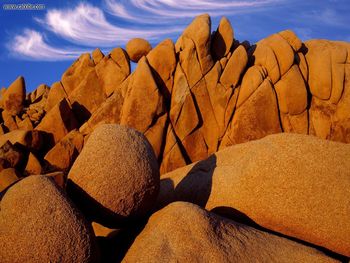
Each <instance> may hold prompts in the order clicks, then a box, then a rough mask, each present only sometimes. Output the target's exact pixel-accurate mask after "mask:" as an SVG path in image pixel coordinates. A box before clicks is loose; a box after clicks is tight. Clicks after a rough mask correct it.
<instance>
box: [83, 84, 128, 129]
mask: <svg viewBox="0 0 350 263" xmlns="http://www.w3.org/2000/svg"><path fill="white" fill-rule="evenodd" d="M123 103H124V98H123V97H122V94H121V91H120V90H116V91H115V92H114V93H113V95H111V96H110V97H109V98H107V99H106V101H105V102H104V103H102V104H101V106H100V107H99V108H98V109H97V110H96V111H95V112H94V113H93V114H92V116H91V117H90V119H89V120H88V121H87V122H85V123H84V124H83V125H82V126H81V127H80V129H79V131H80V132H81V133H82V134H84V135H88V134H90V133H91V132H92V131H93V130H94V129H95V127H97V125H99V124H117V123H120V113H121V110H122V107H123Z"/></svg>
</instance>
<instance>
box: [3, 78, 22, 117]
mask: <svg viewBox="0 0 350 263" xmlns="http://www.w3.org/2000/svg"><path fill="white" fill-rule="evenodd" d="M25 97H26V87H25V83H24V78H23V77H22V76H19V77H18V78H17V79H16V80H15V81H14V82H12V83H11V85H10V86H9V87H8V89H7V90H6V91H5V93H4V94H3V95H2V104H3V107H4V109H5V110H6V111H7V112H8V113H9V114H10V115H12V116H15V115H17V114H19V113H20V112H21V111H22V109H23V106H24V99H25Z"/></svg>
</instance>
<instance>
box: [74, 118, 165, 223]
mask: <svg viewBox="0 0 350 263" xmlns="http://www.w3.org/2000/svg"><path fill="white" fill-rule="evenodd" d="M158 191H159V172H158V164H157V160H156V158H155V156H154V153H153V150H152V148H151V146H150V144H149V143H148V142H147V140H146V139H145V137H144V136H143V135H142V134H141V133H139V132H137V131H136V130H134V129H130V128H127V127H123V126H119V125H113V124H109V125H101V126H99V127H98V128H97V129H96V130H95V131H94V132H93V133H92V134H91V136H90V138H89V140H88V141H87V143H86V145H85V147H84V149H83V150H82V152H81V154H80V155H79V156H78V158H77V160H76V161H75V163H74V165H73V167H72V169H71V170H70V172H69V175H68V193H69V194H70V195H71V196H72V198H73V199H74V200H78V199H79V198H80V200H84V199H83V198H85V199H88V198H90V199H92V200H93V203H95V210H96V211H95V213H94V214H93V215H91V216H92V217H93V218H94V219H95V218H96V220H95V221H96V222H102V223H103V222H105V223H107V224H108V222H110V221H112V220H115V221H117V222H118V221H120V222H121V223H122V222H123V221H125V219H137V218H140V217H142V216H144V215H146V214H147V213H148V212H149V211H150V209H151V208H152V207H153V205H154V202H155V199H156V198H157V194H158ZM84 195H86V196H84ZM78 203H79V201H78ZM81 207H82V209H83V210H84V211H86V209H88V210H89V211H91V210H93V209H94V207H93V205H92V204H86V203H85V202H82V203H81ZM104 215H105V216H104Z"/></svg>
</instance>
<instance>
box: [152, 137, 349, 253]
mask: <svg viewBox="0 0 350 263" xmlns="http://www.w3.org/2000/svg"><path fill="white" fill-rule="evenodd" d="M349 158H350V145H346V144H343V143H338V142H330V141H325V140H322V139H319V138H315V137H313V136H305V135H299V134H286V133H285V134H276V135H270V136H268V137H266V138H264V139H261V140H257V141H254V142H249V143H243V144H240V145H235V146H231V147H228V148H226V149H224V150H222V151H219V152H217V153H215V154H214V155H213V156H212V157H210V158H209V159H207V160H205V161H201V162H199V163H196V164H192V165H190V166H188V167H184V168H180V169H177V170H175V171H173V172H170V173H168V174H164V175H163V176H162V180H161V190H160V195H159V196H158V206H159V207H162V206H164V205H165V204H167V203H170V202H173V201H187V202H192V203H196V204H198V205H201V206H203V207H205V208H206V209H207V210H213V209H214V210H217V209H219V210H220V208H221V207H226V208H231V209H233V210H238V211H240V212H241V213H243V214H245V215H246V216H247V217H249V218H250V219H251V220H253V221H254V222H255V223H256V224H258V225H260V226H262V227H264V228H267V229H270V230H273V231H276V232H278V233H283V234H285V235H288V236H292V237H295V238H298V239H300V240H304V241H307V242H310V243H312V244H316V245H319V246H322V247H325V248H327V249H329V250H332V251H335V252H337V253H339V254H343V255H347V256H350V249H349V242H350V239H349V237H350V223H349V220H348V219H349V216H350V206H349V193H350V190H349V189H350V162H349ZM194 189H195V190H194ZM226 216H228V215H227V214H226ZM335 222H337V223H335ZM335 224H337V225H338V226H341V227H337V226H335Z"/></svg>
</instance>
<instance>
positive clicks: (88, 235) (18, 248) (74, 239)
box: [0, 176, 98, 263]
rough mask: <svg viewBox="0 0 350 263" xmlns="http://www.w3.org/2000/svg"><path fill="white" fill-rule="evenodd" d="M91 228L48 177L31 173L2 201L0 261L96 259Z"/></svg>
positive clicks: (84, 260) (78, 260)
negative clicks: (31, 174)
mask: <svg viewBox="0 0 350 263" xmlns="http://www.w3.org/2000/svg"><path fill="white" fill-rule="evenodd" d="M33 193H35V194H33ZM14 207H15V208H16V209H13V208H14ZM91 231H92V230H91V228H90V227H89V226H88V225H87V223H86V222H85V220H84V219H83V217H82V215H81V214H80V212H79V211H78V210H77V209H76V208H75V207H74V206H73V205H72V204H71V202H70V201H68V199H67V198H66V196H65V194H63V193H62V192H61V190H59V189H58V188H57V186H56V184H55V183H54V182H53V181H52V180H51V179H49V178H48V177H45V176H30V177H27V178H25V179H23V180H22V181H20V182H19V183H17V184H15V185H14V186H13V187H11V188H10V189H9V190H8V191H7V193H6V194H5V196H4V197H3V199H2V200H1V212H0V244H1V246H0V261H1V262H4V263H6V262H9V263H10V262H72V261H74V262H95V261H96V260H97V256H98V255H97V254H96V253H97V251H96V247H95V244H94V239H93V234H92V232H91ZM72 244H74V245H72Z"/></svg>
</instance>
